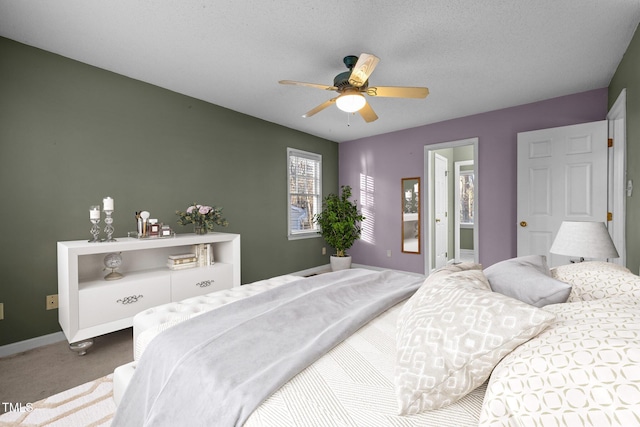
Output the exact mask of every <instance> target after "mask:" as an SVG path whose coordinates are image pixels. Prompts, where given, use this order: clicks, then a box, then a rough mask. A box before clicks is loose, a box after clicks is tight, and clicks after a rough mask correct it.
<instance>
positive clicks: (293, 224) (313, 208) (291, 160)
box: [287, 148, 322, 239]
mask: <svg viewBox="0 0 640 427" xmlns="http://www.w3.org/2000/svg"><path fill="white" fill-rule="evenodd" d="M287 165H288V172H287V181H288V185H289V186H288V188H287V200H288V204H289V206H288V208H287V224H288V229H289V230H288V236H289V239H302V238H307V237H319V234H318V230H319V227H318V225H317V224H315V223H314V222H313V216H314V215H316V214H318V213H320V209H321V208H322V200H321V197H322V185H321V183H322V156H321V155H319V154H314V153H308V152H306V151H301V150H295V149H293V148H287Z"/></svg>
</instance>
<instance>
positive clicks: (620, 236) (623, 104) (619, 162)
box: [607, 89, 629, 266]
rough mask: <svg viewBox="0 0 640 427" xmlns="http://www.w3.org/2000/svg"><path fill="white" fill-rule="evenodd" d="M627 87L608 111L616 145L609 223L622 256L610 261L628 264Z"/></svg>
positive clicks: (612, 153) (611, 156)
mask: <svg viewBox="0 0 640 427" xmlns="http://www.w3.org/2000/svg"><path fill="white" fill-rule="evenodd" d="M626 119H627V89H622V91H620V95H618V98H617V99H616V101H615V102H614V103H613V105H612V106H611V110H609V112H608V113H607V120H608V121H609V138H613V147H611V148H610V149H609V159H608V160H609V172H608V173H609V183H608V185H609V200H608V203H607V204H608V211H609V212H611V213H612V214H613V221H609V222H608V223H607V228H608V229H609V234H610V235H611V239H612V240H613V244H614V245H615V246H616V249H617V250H618V255H620V257H619V258H613V259H611V260H610V262H613V263H615V264H619V265H623V266H626V265H627V246H626V245H627V243H626V224H627V223H626V206H627V197H628V196H629V194H628V193H627V191H626V188H627V133H626Z"/></svg>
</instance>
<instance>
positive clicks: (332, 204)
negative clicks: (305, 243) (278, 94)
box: [313, 185, 365, 257]
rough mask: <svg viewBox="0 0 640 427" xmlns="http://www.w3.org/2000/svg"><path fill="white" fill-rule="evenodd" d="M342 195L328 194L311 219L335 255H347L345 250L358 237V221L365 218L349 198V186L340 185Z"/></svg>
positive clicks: (359, 230)
mask: <svg viewBox="0 0 640 427" xmlns="http://www.w3.org/2000/svg"><path fill="white" fill-rule="evenodd" d="M340 188H341V190H342V195H340V196H338V195H337V194H329V195H328V196H327V197H325V198H324V199H323V201H322V212H321V213H319V214H317V215H315V216H314V218H313V220H314V221H315V222H316V223H317V224H318V225H319V226H320V231H318V233H319V234H320V235H321V236H322V237H324V240H325V241H326V242H327V244H328V245H329V246H331V247H332V248H334V249H335V250H336V256H339V257H344V256H347V255H346V254H345V251H346V250H347V249H349V248H350V247H351V246H352V245H353V243H354V242H355V241H356V240H358V239H359V238H360V232H361V229H360V222H361V221H363V220H364V219H365V217H363V216H362V215H361V214H360V212H358V207H357V205H356V203H355V202H352V201H350V200H349V198H350V197H351V187H350V186H348V185H343V186H342V187H340Z"/></svg>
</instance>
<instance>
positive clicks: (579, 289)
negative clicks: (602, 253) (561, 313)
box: [551, 261, 640, 302]
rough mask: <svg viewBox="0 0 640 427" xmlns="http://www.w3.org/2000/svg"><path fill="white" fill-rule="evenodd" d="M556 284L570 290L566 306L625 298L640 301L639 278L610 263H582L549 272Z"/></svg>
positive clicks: (556, 268)
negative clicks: (568, 304) (558, 281)
mask: <svg viewBox="0 0 640 427" xmlns="http://www.w3.org/2000/svg"><path fill="white" fill-rule="evenodd" d="M551 274H552V276H553V277H555V278H556V279H558V280H562V281H563V282H567V283H569V284H571V285H572V286H573V288H572V290H571V295H569V300H568V302H577V301H591V300H597V299H603V298H610V297H613V296H618V295H620V296H625V297H627V298H634V299H636V300H639V301H640V277H638V276H636V275H635V274H633V273H631V272H630V271H629V269H628V268H626V267H623V266H621V265H618V264H613V263H611V262H601V261H586V262H579V263H575V264H568V265H561V266H559V267H555V268H553V269H552V270H551Z"/></svg>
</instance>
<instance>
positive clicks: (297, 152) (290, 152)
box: [286, 147, 322, 240]
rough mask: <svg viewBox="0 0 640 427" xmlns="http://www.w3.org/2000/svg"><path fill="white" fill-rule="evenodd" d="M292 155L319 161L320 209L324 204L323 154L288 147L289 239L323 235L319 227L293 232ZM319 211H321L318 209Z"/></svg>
mask: <svg viewBox="0 0 640 427" xmlns="http://www.w3.org/2000/svg"><path fill="white" fill-rule="evenodd" d="M291 155H294V156H296V157H304V158H307V159H310V160H314V161H317V162H318V163H319V170H320V176H319V182H318V209H321V208H322V206H321V204H322V155H321V154H317V153H311V152H309V151H303V150H298V149H297V148H290V147H287V205H286V206H287V239H289V240H300V239H311V238H317V237H321V236H320V234H319V233H318V231H319V229H315V230H307V231H299V232H293V230H291V205H290V203H291V191H290V187H289V180H290V176H291V175H290V174H291V169H290V168H289V159H290V157H291ZM318 213H319V211H318Z"/></svg>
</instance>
